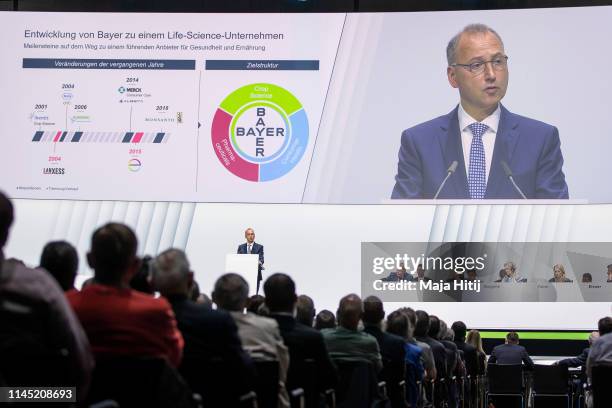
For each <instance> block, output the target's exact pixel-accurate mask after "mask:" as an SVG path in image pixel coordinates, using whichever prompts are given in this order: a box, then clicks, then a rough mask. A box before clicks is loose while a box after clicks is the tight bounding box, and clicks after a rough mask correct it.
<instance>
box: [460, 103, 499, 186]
mask: <svg viewBox="0 0 612 408" xmlns="http://www.w3.org/2000/svg"><path fill="white" fill-rule="evenodd" d="M457 115H458V116H459V129H460V130H461V146H462V147H463V160H464V163H465V174H466V175H467V174H468V170H469V168H470V146H471V145H472V138H473V137H474V135H473V134H472V131H471V130H470V128H469V126H470V125H471V124H472V123H474V122H478V121H477V120H476V119H474V118H473V117H471V116H470V115H469V114H468V113H467V112H466V111H465V110H464V109H463V106H461V104H459V109H458V111H457ZM500 115H501V108H500V105H499V104H498V105H497V109H495V112H493V113H492V114H491V115H489V116H487V117H486V118H484V119H483V120H482V121H481V122H480V123H484V124H485V125H487V126H488V127H489V128H488V129H487V131H486V132H485V133H484V134H483V135H482V144H483V145H484V151H485V164H486V167H485V171H486V173H485V177H486V181H488V180H489V173H490V170H491V160H492V159H493V149H494V148H495V136H497V130H498V129H499V117H500Z"/></svg>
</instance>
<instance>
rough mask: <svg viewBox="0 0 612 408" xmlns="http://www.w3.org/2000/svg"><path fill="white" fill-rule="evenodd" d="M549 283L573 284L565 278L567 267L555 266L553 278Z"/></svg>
mask: <svg viewBox="0 0 612 408" xmlns="http://www.w3.org/2000/svg"><path fill="white" fill-rule="evenodd" d="M548 281H549V282H554V283H565V282H573V281H572V280H571V279H569V278H567V277H566V276H565V266H563V265H562V264H555V266H553V277H552V278H550V279H549V280H548Z"/></svg>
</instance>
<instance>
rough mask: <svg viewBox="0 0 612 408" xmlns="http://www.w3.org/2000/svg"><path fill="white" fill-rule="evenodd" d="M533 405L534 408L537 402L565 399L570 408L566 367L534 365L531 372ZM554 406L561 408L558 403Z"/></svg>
mask: <svg viewBox="0 0 612 408" xmlns="http://www.w3.org/2000/svg"><path fill="white" fill-rule="evenodd" d="M532 395H533V404H532V407H533V408H536V407H537V406H538V405H539V404H538V401H539V400H546V399H555V400H557V399H559V398H565V399H566V401H567V404H566V406H567V408H569V407H570V383H569V372H568V370H567V366H564V365H536V366H535V367H534V371H533V391H532ZM554 406H559V407H560V406H561V405H560V404H559V403H558V402H556V403H555V405H554Z"/></svg>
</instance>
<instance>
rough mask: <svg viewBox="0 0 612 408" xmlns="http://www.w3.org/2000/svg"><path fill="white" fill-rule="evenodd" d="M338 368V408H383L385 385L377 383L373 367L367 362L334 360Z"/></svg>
mask: <svg viewBox="0 0 612 408" xmlns="http://www.w3.org/2000/svg"><path fill="white" fill-rule="evenodd" d="M334 363H335V364H336V367H337V368H338V377H339V381H338V386H337V388H336V398H337V406H338V407H339V408H372V407H384V406H385V404H386V402H387V401H388V400H387V399H386V388H385V387H386V384H385V383H384V381H383V382H378V379H377V375H376V371H375V369H374V366H373V365H372V364H371V363H369V362H367V361H346V360H335V361H334Z"/></svg>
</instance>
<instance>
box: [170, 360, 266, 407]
mask: <svg viewBox="0 0 612 408" xmlns="http://www.w3.org/2000/svg"><path fill="white" fill-rule="evenodd" d="M234 370H235V367H234V366H232V365H230V364H227V362H226V361H225V360H224V359H223V358H221V357H218V358H217V357H212V358H209V357H208V356H201V357H195V356H189V357H188V358H186V357H184V358H183V361H182V362H181V365H180V366H179V373H180V374H181V375H182V376H183V378H184V379H185V381H187V384H189V387H190V388H191V390H192V391H193V392H195V393H198V394H199V395H200V396H201V397H202V401H203V402H204V404H205V406H224V407H228V408H233V407H238V406H241V398H242V397H244V396H245V395H246V394H248V392H250V391H253V388H254V385H253V384H251V382H252V381H253V378H251V377H252V376H253V374H254V373H236V372H234Z"/></svg>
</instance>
